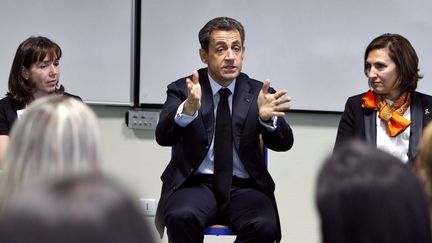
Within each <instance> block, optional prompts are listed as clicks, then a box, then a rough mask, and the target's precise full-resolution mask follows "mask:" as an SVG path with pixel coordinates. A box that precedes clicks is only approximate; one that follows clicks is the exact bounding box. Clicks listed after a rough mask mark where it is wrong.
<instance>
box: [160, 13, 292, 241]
mask: <svg viewBox="0 0 432 243" xmlns="http://www.w3.org/2000/svg"><path fill="white" fill-rule="evenodd" d="M199 40H200V44H201V49H200V57H201V60H202V62H203V63H205V64H207V68H203V69H200V70H198V71H194V72H193V74H192V76H190V77H187V78H182V79H179V80H177V81H175V82H173V83H171V84H170V85H168V90H167V99H166V102H165V104H164V107H163V110H162V111H161V114H160V119H159V123H158V126H157V128H156V140H157V142H158V143H159V144H160V145H163V146H173V147H174V153H173V156H172V158H171V161H170V163H169V164H168V166H167V168H166V169H165V171H164V172H163V174H162V176H161V179H162V182H163V185H162V194H161V198H160V200H159V204H158V209H157V213H156V226H157V228H158V230H159V232H160V234H161V236H162V235H163V230H164V227H165V226H166V228H167V234H168V239H169V242H171V243H179V242H180V243H195V242H203V238H204V235H203V230H204V229H205V227H207V226H208V225H211V224H214V223H216V222H217V223H223V224H226V225H228V226H230V227H231V228H232V229H233V230H234V232H235V233H236V235H237V239H236V242H257V243H258V242H259V243H265V242H279V241H280V239H281V233H280V224H279V217H278V213H277V207H276V201H275V198H274V189H275V186H274V182H273V180H272V178H271V176H270V174H269V172H268V171H267V168H266V165H265V162H264V157H263V153H262V150H261V149H260V141H263V142H264V144H265V145H266V146H267V147H268V148H269V149H272V150H274V151H287V150H288V149H290V148H291V147H292V145H293V134H292V131H291V128H290V127H289V125H288V124H287V123H286V122H285V120H284V115H285V111H287V110H288V109H289V105H288V104H289V102H290V101H291V98H290V97H286V96H285V94H286V93H287V91H286V90H281V91H278V92H276V91H275V90H273V89H271V88H270V80H266V81H265V82H264V83H262V82H259V81H257V80H254V79H251V78H249V77H248V76H247V75H246V74H244V73H241V68H242V62H243V55H244V29H243V26H242V25H241V24H240V23H239V22H238V21H236V20H234V19H231V18H226V17H219V18H215V19H213V20H211V21H209V22H208V23H207V24H206V25H205V26H204V27H203V28H202V29H201V31H200V32H199ZM226 89H228V90H229V92H227V93H228V98H223V96H224V95H222V92H221V93H220V92H219V90H226ZM222 99H225V100H226V99H227V103H228V104H229V110H230V111H229V112H230V113H231V118H229V119H231V120H230V123H229V124H231V125H228V126H226V127H225V128H228V129H229V134H230V136H228V138H225V139H226V140H224V141H226V142H225V144H223V143H222V144H223V145H227V144H228V149H227V148H226V147H225V149H223V150H221V149H220V148H219V147H220V146H222V145H220V144H221V143H220V142H216V140H217V139H218V136H222V135H221V134H222V133H223V132H219V131H220V130H218V122H219V121H218V117H219V116H220V117H221V116H222V115H219V114H222V113H219V109H218V106H219V104H222V103H223V102H222ZM219 101H220V102H219ZM225 103H226V101H225ZM221 107H222V105H221ZM228 116H229V115H228ZM215 124H216V125H215ZM219 129H220V128H219ZM215 130H218V132H215ZM231 141H232V142H231ZM231 149H232V151H231ZM217 151H222V152H217ZM227 154H228V155H229V156H228V158H224V159H223V160H221V159H220V158H221V157H223V156H225V155H227ZM228 161H230V162H228ZM221 162H223V164H224V166H225V165H226V164H230V174H229V176H228V178H226V180H225V181H226V182H228V183H227V184H228V193H227V194H224V195H228V196H227V198H226V197H224V196H221V193H220V189H218V188H219V183H220V180H219V179H217V178H219V177H220V176H219V177H218V175H219V173H220V172H216V171H220V169H217V168H220V166H221V164H222V163H221Z"/></svg>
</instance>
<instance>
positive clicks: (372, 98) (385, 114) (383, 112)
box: [361, 90, 411, 137]
mask: <svg viewBox="0 0 432 243" xmlns="http://www.w3.org/2000/svg"><path fill="white" fill-rule="evenodd" d="M410 104H411V93H410V92H405V93H403V94H402V95H401V96H400V97H399V98H398V99H397V100H396V101H395V102H394V104H393V105H391V106H390V105H389V104H388V103H387V101H386V100H385V98H384V96H383V95H376V94H375V93H374V92H373V91H372V90H369V91H368V92H367V93H366V95H365V96H364V97H363V98H362V99H361V106H362V107H363V109H374V110H379V118H380V119H381V120H382V121H383V122H385V123H386V125H387V134H388V135H389V136H390V137H395V136H397V135H399V134H401V133H402V132H403V131H405V129H406V128H407V127H408V126H409V125H410V124H411V121H409V120H408V119H406V118H405V117H403V114H404V113H405V111H406V110H407V109H408V107H409V106H410Z"/></svg>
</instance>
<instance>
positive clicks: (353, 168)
mask: <svg viewBox="0 0 432 243" xmlns="http://www.w3.org/2000/svg"><path fill="white" fill-rule="evenodd" d="M316 186H317V189H316V195H315V196H316V204H317V208H318V212H319V216H320V219H321V233H322V242H323V243H408V242H411V243H430V242H431V230H430V221H429V214H428V207H427V203H426V197H425V194H424V191H423V189H422V187H421V185H420V183H419V181H418V179H417V177H416V176H415V175H414V173H412V172H411V171H410V170H409V168H408V167H406V165H404V164H403V163H402V162H401V161H399V160H398V159H397V158H395V157H393V156H392V155H390V154H387V153H385V152H383V151H379V150H378V149H377V148H375V147H374V146H371V145H367V144H364V143H363V142H360V141H351V142H350V143H347V144H346V145H345V146H343V147H341V148H340V149H338V150H336V151H335V152H334V154H333V155H332V156H330V157H329V158H328V159H327V160H326V161H325V162H324V164H323V166H322V168H321V170H320V172H319V175H318V180H317V185H316Z"/></svg>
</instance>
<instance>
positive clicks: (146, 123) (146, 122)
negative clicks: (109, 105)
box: [126, 109, 159, 129]
mask: <svg viewBox="0 0 432 243" xmlns="http://www.w3.org/2000/svg"><path fill="white" fill-rule="evenodd" d="M158 120H159V112H157V111H144V110H139V109H134V110H129V111H128V112H127V113H126V124H127V126H128V127H129V128H133V129H156V125H157V123H158Z"/></svg>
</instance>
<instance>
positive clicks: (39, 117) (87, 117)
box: [0, 96, 101, 208]
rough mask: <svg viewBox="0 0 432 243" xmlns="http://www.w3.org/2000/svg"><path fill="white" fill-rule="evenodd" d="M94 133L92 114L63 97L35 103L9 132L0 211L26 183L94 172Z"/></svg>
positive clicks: (0, 182)
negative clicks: (51, 177) (58, 176)
mask: <svg viewBox="0 0 432 243" xmlns="http://www.w3.org/2000/svg"><path fill="white" fill-rule="evenodd" d="M100 150H101V149H100V131H99V126H98V123H97V119H96V116H95V114H94V113H93V111H92V110H91V109H90V108H89V107H88V106H87V105H85V104H84V103H82V102H81V101H79V100H77V99H74V98H69V97H65V96H46V97H43V98H40V99H37V100H35V101H34V102H33V103H32V104H31V105H30V106H29V107H28V109H27V110H26V112H25V113H24V115H23V116H22V117H21V119H19V120H18V121H17V122H16V124H15V125H14V126H13V128H12V131H11V136H10V143H9V146H8V149H7V151H6V154H5V157H4V160H3V161H2V163H1V169H2V172H1V175H0V206H1V208H3V207H4V205H5V203H6V202H7V200H8V198H9V197H10V196H11V195H13V194H14V193H15V192H16V191H18V190H20V188H21V187H22V186H23V185H25V184H26V183H31V182H33V181H35V180H38V179H43V178H46V177H50V176H57V175H65V174H72V173H80V172H83V171H98V170H99V168H100V163H101V155H100Z"/></svg>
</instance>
